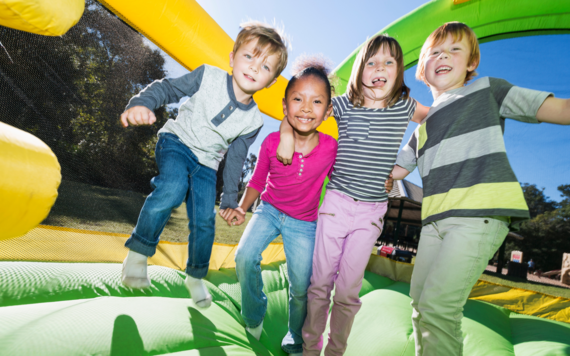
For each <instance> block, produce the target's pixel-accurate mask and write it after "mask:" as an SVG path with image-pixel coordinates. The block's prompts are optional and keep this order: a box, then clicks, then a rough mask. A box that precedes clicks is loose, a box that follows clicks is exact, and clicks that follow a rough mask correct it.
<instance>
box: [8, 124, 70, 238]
mask: <svg viewBox="0 0 570 356" xmlns="http://www.w3.org/2000/svg"><path fill="white" fill-rule="evenodd" d="M60 182H61V173H60V166H59V163H58V161H57V158H56V157H55V155H54V154H53V152H52V151H51V149H50V148H49V147H48V146H47V145H46V144H45V143H43V142H42V141H41V140H40V139H39V138H37V137H35V136H34V135H31V134H29V133H27V132H24V131H22V130H19V129H17V128H15V127H12V126H10V125H6V124H4V123H2V122H0V240H5V239H9V238H12V237H16V236H21V235H23V234H25V233H26V232H28V231H29V230H31V229H33V228H34V227H36V226H37V225H38V224H39V223H40V222H42V220H44V219H45V218H46V217H47V215H48V214H49V211H50V209H51V207H52V206H53V204H54V203H55V199H56V198H57V188H58V187H59V183H60Z"/></svg>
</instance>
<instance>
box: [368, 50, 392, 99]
mask: <svg viewBox="0 0 570 356" xmlns="http://www.w3.org/2000/svg"><path fill="white" fill-rule="evenodd" d="M397 75H398V66H397V62H396V59H395V58H394V57H393V56H392V54H391V53H390V49H389V48H388V47H387V46H384V45H383V46H382V47H380V49H379V50H378V52H376V54H375V55H373V56H372V57H370V58H369V59H368V61H366V63H364V68H363V71H362V86H363V94H364V106H365V107H369V108H376V107H385V106H386V103H385V98H387V97H388V96H389V95H390V93H391V92H392V88H393V87H394V83H395V81H396V77H397ZM378 99H382V100H378Z"/></svg>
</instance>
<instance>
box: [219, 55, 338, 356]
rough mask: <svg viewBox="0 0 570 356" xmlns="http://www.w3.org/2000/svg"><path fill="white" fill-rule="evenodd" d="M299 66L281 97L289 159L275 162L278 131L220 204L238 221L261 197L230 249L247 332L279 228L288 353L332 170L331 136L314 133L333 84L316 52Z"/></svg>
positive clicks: (256, 314) (263, 305)
mask: <svg viewBox="0 0 570 356" xmlns="http://www.w3.org/2000/svg"><path fill="white" fill-rule="evenodd" d="M297 67H300V69H301V70H300V71H299V72H298V73H297V74H296V75H294V76H293V78H291V80H290V81H289V84H288V85H287V89H286V90H285V98H283V112H284V114H285V118H284V120H287V121H288V122H289V124H290V126H291V127H292V128H293V135H294V137H295V157H293V164H292V165H290V166H284V165H282V164H281V163H280V162H279V161H277V157H276V150H277V145H278V144H279V140H280V139H279V133H278V132H274V133H272V134H270V135H269V136H267V138H266V139H265V141H264V142H263V144H262V145H261V149H260V151H259V159H258V161H257V166H256V167H255V171H254V173H253V176H252V178H251V180H250V181H249V183H248V185H247V189H246V191H245V194H244V196H243V198H242V200H241V202H240V207H239V208H237V209H236V210H234V211H230V210H231V209H226V211H224V213H223V214H222V216H223V217H224V218H225V219H226V220H227V221H228V222H232V220H233V219H234V217H238V218H239V221H238V222H237V223H236V224H237V225H239V224H241V223H242V222H243V217H244V216H245V212H246V211H247V209H249V207H250V206H251V205H252V203H253V202H254V201H255V200H256V199H257V198H258V197H259V195H260V194H261V192H263V194H261V200H262V201H261V204H260V205H259V206H258V207H257V209H256V210H255V214H254V215H253V217H252V219H251V221H250V223H249V224H248V226H247V228H246V230H245V231H244V233H243V236H242V238H241V240H240V242H239V245H238V248H237V251H236V272H237V275H238V279H239V281H240V285H241V290H242V310H241V314H242V316H243V318H244V320H245V324H246V326H247V330H248V331H249V332H250V333H251V334H252V335H253V336H254V337H255V338H256V339H258V340H259V337H260V336H261V331H262V328H263V318H264V316H265V311H266V309H267V297H266V296H265V294H264V293H263V280H262V278H261V270H260V262H261V259H262V257H261V253H262V252H263V250H265V249H266V248H267V246H268V245H269V243H270V242H271V241H273V240H274V239H275V238H276V237H277V236H279V234H281V236H282V237H283V247H284V249H285V255H286V257H287V272H288V275H289V283H290V284H289V332H288V333H287V335H286V336H285V337H284V338H283V341H282V343H281V347H282V348H283V350H284V351H285V352H287V353H289V354H295V355H301V353H302V351H303V347H302V345H303V338H302V336H301V328H302V326H303V322H304V321H305V316H306V314H307V288H308V287H309V282H310V278H311V264H312V261H313V249H314V245H315V230H316V226H317V223H316V220H317V211H318V207H319V199H320V195H321V191H322V187H323V183H324V180H325V177H327V176H330V173H331V171H332V166H333V163H334V159H335V156H336V149H337V142H336V140H335V139H334V138H332V137H331V136H328V135H325V134H323V133H319V132H317V127H318V126H319V125H320V124H321V123H322V121H323V120H326V118H327V117H328V116H329V115H330V112H331V111H332V105H331V85H330V83H329V80H328V78H327V74H326V72H325V70H326V69H325V66H324V64H323V63H322V61H319V60H318V59H317V58H313V59H311V58H308V59H306V60H305V61H304V62H303V61H301V62H300V63H298V64H297Z"/></svg>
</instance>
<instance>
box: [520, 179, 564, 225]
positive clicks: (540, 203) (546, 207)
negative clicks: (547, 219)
mask: <svg viewBox="0 0 570 356" xmlns="http://www.w3.org/2000/svg"><path fill="white" fill-rule="evenodd" d="M521 187H522V190H523V194H524V198H525V200H526V203H527V205H528V210H529V213H530V217H531V218H534V217H536V216H538V215H540V214H544V213H545V212H547V211H553V210H555V209H556V208H557V203H556V202H555V201H551V200H550V198H549V197H547V196H545V195H544V188H542V189H538V188H537V187H536V184H528V183H523V184H521Z"/></svg>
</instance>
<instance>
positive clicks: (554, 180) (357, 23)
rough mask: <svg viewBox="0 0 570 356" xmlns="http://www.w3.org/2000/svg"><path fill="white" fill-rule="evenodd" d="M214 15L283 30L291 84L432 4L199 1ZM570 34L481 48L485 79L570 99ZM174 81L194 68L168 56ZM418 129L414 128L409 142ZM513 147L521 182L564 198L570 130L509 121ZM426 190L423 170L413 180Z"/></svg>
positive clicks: (231, 25)
mask: <svg viewBox="0 0 570 356" xmlns="http://www.w3.org/2000/svg"><path fill="white" fill-rule="evenodd" d="M198 3H199V4H200V5H201V6H202V7H203V8H204V10H206V12H208V14H209V15H210V16H211V17H212V18H213V19H214V20H215V21H216V22H217V23H218V24H219V25H220V27H222V29H224V31H226V33H227V34H228V35H229V36H230V37H231V38H232V39H235V38H236V36H237V34H238V32H239V24H240V23H241V22H244V21H247V20H250V19H253V20H260V21H265V22H268V23H274V24H276V25H277V26H279V27H283V28H284V30H285V33H286V34H287V35H288V36H289V38H290V39H291V44H292V49H291V51H290V53H289V58H290V59H289V66H288V67H287V68H285V70H284V71H283V73H282V75H283V76H284V77H285V78H287V79H289V78H290V77H291V74H290V64H291V63H293V61H294V59H295V58H297V57H298V56H300V55H302V54H323V55H325V56H326V57H327V58H328V59H330V60H331V62H332V63H333V66H334V67H336V66H337V65H338V64H340V63H341V62H342V61H343V60H344V59H345V58H346V57H348V56H349V55H350V54H351V53H352V52H353V51H354V49H356V48H357V47H358V46H359V45H361V44H362V43H363V42H365V41H366V40H367V39H368V38H369V37H371V36H374V35H375V34H376V33H378V32H379V31H380V30H382V29H383V28H384V27H386V26H388V25H389V24H390V23H392V22H394V21H396V20H397V19H398V18H400V17H402V16H404V15H406V14H407V13H409V12H411V11H413V10H415V9H416V8H418V7H419V6H421V5H423V4H424V3H426V1H425V0H406V1H384V0H381V1H379V0H374V1H368V0H351V1H342V2H341V1H328V2H326V3H325V2H323V1H312V0H304V1H299V0H289V1H265V2H263V1H255V0H198ZM568 58H570V35H548V36H530V37H523V38H515V39H509V40H500V41H495V42H489V43H484V44H481V64H480V66H479V68H478V69H477V72H478V73H479V76H478V77H483V76H492V77H499V78H503V79H506V80H508V81H509V82H511V83H512V84H515V85H518V86H522V87H526V88H531V89H536V90H545V91H550V92H553V93H554V95H555V96H556V97H559V98H570V84H568V82H569V80H570V66H568ZM166 69H167V71H168V76H169V77H178V76H180V75H183V74H185V73H186V72H187V71H186V70H185V69H184V68H183V67H182V66H180V65H179V64H177V63H176V62H175V61H174V60H172V59H169V58H167V63H166ZM415 70H416V67H413V68H410V69H408V70H407V71H406V73H405V81H406V84H407V85H408V86H409V87H410V88H411V96H412V97H413V98H415V99H416V100H418V101H419V102H421V103H422V104H424V105H431V104H432V102H433V97H432V95H431V93H430V92H429V90H428V88H427V87H426V86H425V84H423V83H422V82H419V81H417V80H416V79H415ZM279 123H280V122H279V121H277V120H275V119H273V118H271V117H268V116H265V115H264V126H263V128H262V130H261V132H260V135H259V137H258V138H257V140H256V142H255V143H254V144H253V145H252V146H251V148H250V152H251V153H254V154H257V152H258V151H259V147H260V145H261V143H262V142H263V139H264V138H265V137H266V136H267V135H268V134H269V133H271V132H274V131H277V130H278V129H279ZM415 127H416V124H414V123H411V124H410V125H409V127H408V130H407V131H406V134H405V135H404V139H403V140H402V145H404V144H405V143H406V142H407V140H408V139H409V137H410V135H411V133H412V131H413V130H414V129H415ZM504 137H505V145H506V147H507V154H508V157H509V160H510V162H511V166H512V167H513V170H514V171H515V174H516V175H517V178H518V179H519V181H520V182H523V183H531V184H536V185H537V186H538V187H539V188H545V190H544V193H545V195H546V196H548V197H550V199H552V200H556V201H560V200H561V198H560V193H559V192H558V191H557V189H556V188H557V186H559V185H561V184H570V126H558V125H551V124H539V125H532V124H523V123H519V122H516V121H514V120H507V123H506V125H505V136H504ZM407 179H408V180H410V181H411V182H413V183H415V184H417V185H419V186H421V178H420V176H419V174H418V173H417V170H416V171H415V172H413V173H412V174H410V175H409V176H408V178H407Z"/></svg>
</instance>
